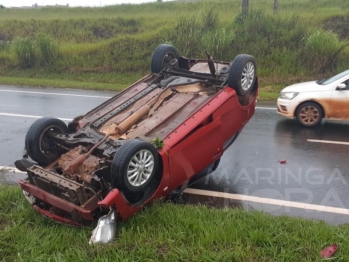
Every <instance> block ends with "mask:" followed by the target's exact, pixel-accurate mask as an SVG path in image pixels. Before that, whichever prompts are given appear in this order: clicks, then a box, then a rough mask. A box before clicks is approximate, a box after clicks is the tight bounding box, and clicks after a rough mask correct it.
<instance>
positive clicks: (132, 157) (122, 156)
mask: <svg viewBox="0 0 349 262" xmlns="http://www.w3.org/2000/svg"><path fill="white" fill-rule="evenodd" d="M141 154H144V155H141ZM142 157H147V159H143V160H142V159H141V158H142ZM137 162H138V163H141V164H140V165H139V166H138V164H135V163H137ZM146 163H148V164H149V167H148V168H147V167H146V166H145V164H146ZM136 165H137V166H136ZM158 170H159V154H158V152H157V150H156V149H155V147H154V146H153V145H152V144H150V143H148V142H145V141H141V140H137V139H132V140H129V141H127V142H126V143H125V144H123V145H122V146H121V147H120V148H119V150H118V151H117V152H116V154H115V156H114V159H113V162H112V166H111V181H112V185H113V186H114V187H116V188H118V189H120V190H121V191H123V192H124V193H140V192H143V191H144V189H145V188H146V187H147V186H149V184H150V183H151V182H152V180H153V179H155V177H156V174H157V172H158ZM139 172H141V174H142V176H141V177H140V176H139V175H137V174H139ZM128 173H130V175H128ZM143 175H145V176H146V178H145V177H143ZM139 178H145V179H144V180H143V181H141V180H140V179H139Z"/></svg>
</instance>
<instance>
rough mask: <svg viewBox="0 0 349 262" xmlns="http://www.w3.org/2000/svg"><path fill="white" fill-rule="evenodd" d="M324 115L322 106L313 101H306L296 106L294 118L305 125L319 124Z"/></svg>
mask: <svg viewBox="0 0 349 262" xmlns="http://www.w3.org/2000/svg"><path fill="white" fill-rule="evenodd" d="M323 117H324V110H323V109H322V107H321V106H320V105H319V104H317V103H314V102H306V103H303V104H301V105H299V106H298V107H297V110H296V118H297V121H298V123H300V124H301V125H303V126H306V127H313V126H316V125H319V124H320V123H321V121H322V119H323Z"/></svg>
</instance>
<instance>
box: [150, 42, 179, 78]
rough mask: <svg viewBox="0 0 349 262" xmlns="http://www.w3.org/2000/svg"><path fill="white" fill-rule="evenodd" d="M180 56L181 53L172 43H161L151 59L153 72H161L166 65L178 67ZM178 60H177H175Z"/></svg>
mask: <svg viewBox="0 0 349 262" xmlns="http://www.w3.org/2000/svg"><path fill="white" fill-rule="evenodd" d="M178 57H179V54H178V52H177V50H176V48H174V47H173V46H171V45H165V44H162V45H159V46H158V47H157V48H156V49H155V51H154V53H153V56H152V59H151V72H152V73H159V72H160V71H161V70H162V69H163V68H164V67H166V66H171V65H172V64H174V65H172V66H175V67H178V60H177V59H178ZM175 60H177V61H175Z"/></svg>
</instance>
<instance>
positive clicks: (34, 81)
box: [0, 76, 126, 91]
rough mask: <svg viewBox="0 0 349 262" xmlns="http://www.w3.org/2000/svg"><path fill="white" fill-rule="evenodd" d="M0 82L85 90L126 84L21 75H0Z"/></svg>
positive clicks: (107, 88)
mask: <svg viewBox="0 0 349 262" xmlns="http://www.w3.org/2000/svg"><path fill="white" fill-rule="evenodd" d="M0 82H1V83H2V84H6V85H20V86H38V87H59V88H76V89H85V90H110V91H114V90H115V91H121V90H123V89H124V88H125V87H126V85H122V84H107V83H94V82H81V81H72V80H64V79H40V78H23V77H6V76H0Z"/></svg>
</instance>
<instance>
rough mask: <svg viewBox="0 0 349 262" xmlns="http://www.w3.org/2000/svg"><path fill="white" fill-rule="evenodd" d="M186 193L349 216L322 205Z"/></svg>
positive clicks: (347, 211)
mask: <svg viewBox="0 0 349 262" xmlns="http://www.w3.org/2000/svg"><path fill="white" fill-rule="evenodd" d="M184 192H185V193H188V194H194V195H201V196H210V197H219V198H227V199H233V200H239V201H247V202H254V203H260V204H269V205H277V206H284V207H293V208H300V209H307V210H314V211H320V212H328V213H335V214H343V215H349V209H346V208H339V207H330V206H321V205H314V204H306V203H300V202H293V201H286V200H277V199H271V198H264V197H255V196H246V195H238V194H230V193H223V192H216V191H207V190H201V189H194V188H187V189H185V190H184Z"/></svg>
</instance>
